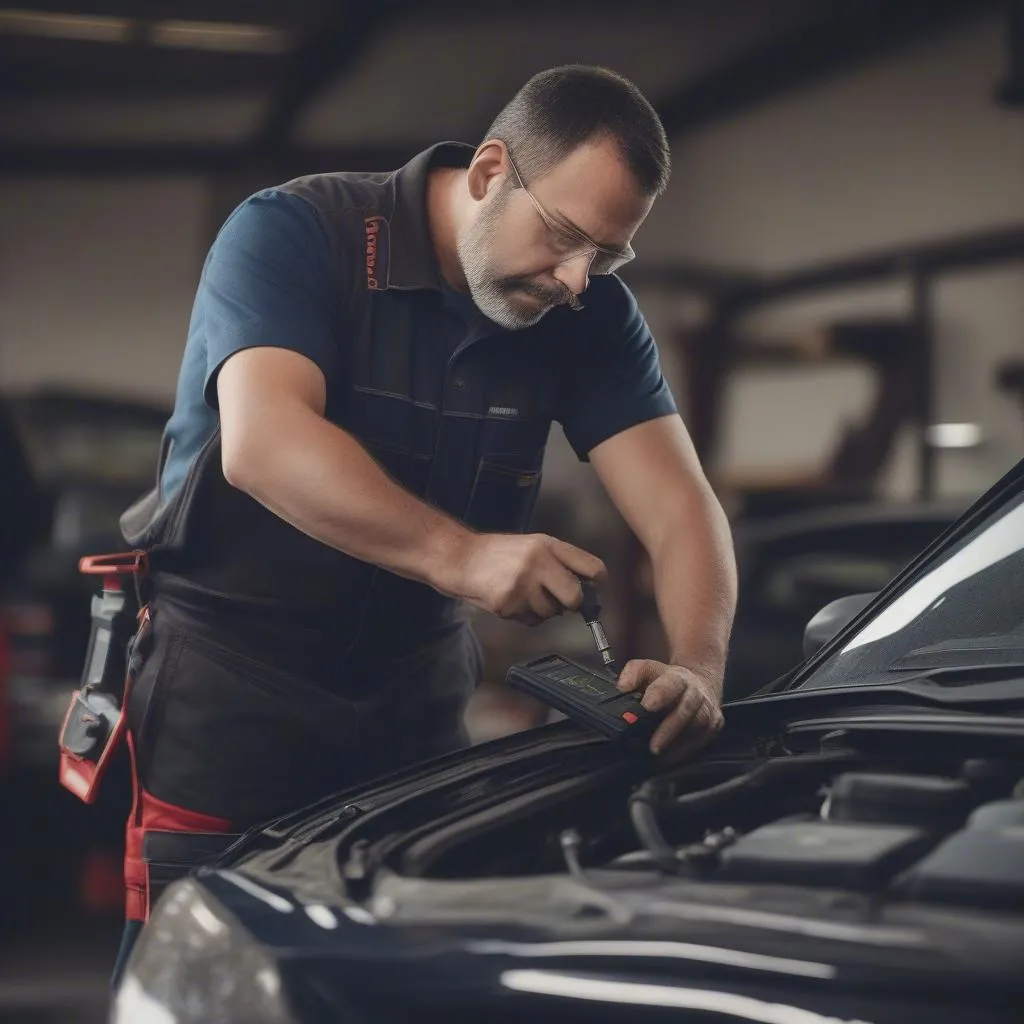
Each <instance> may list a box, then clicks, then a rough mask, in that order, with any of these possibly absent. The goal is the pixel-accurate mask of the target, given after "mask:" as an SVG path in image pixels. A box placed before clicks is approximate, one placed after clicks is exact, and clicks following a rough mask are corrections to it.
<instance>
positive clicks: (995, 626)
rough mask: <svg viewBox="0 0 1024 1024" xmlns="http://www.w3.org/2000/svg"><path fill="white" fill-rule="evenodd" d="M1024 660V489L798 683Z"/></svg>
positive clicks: (857, 680)
mask: <svg viewBox="0 0 1024 1024" xmlns="http://www.w3.org/2000/svg"><path fill="white" fill-rule="evenodd" d="M1008 664H1009V665H1012V664H1020V665H1024V493H1019V494H1016V495H1014V496H1013V497H1012V498H1011V499H1010V500H1009V501H1008V502H1007V503H1006V504H1004V505H1002V506H1001V507H999V508H998V509H997V510H996V511H995V512H993V513H991V514H990V515H989V516H988V517H987V518H986V519H985V520H984V521H982V522H981V523H980V524H979V525H978V526H977V527H975V528H974V529H973V530H971V531H970V532H969V533H967V534H965V535H964V536H963V537H961V538H960V539H959V540H958V541H957V542H956V543H955V544H954V545H952V546H951V547H949V548H948V549H946V550H945V551H943V552H942V554H941V555H940V556H939V557H938V558H937V559H936V560H935V561H933V562H932V563H931V564H930V565H929V566H928V567H927V568H926V569H925V570H924V572H923V573H922V574H921V575H920V576H919V577H918V578H917V579H916V580H915V582H914V583H913V584H911V586H910V587H909V588H908V589H906V590H905V591H904V592H903V593H902V594H901V595H900V596H899V597H897V598H896V599H895V600H892V601H890V602H889V603H888V604H887V605H885V606H884V607H883V608H881V609H880V610H879V611H878V612H877V614H875V615H874V616H873V617H872V618H871V619H870V620H869V621H868V622H866V623H865V624H864V626H863V628H861V629H860V630H858V632H857V633H855V634H854V635H853V636H852V637H851V638H849V639H848V640H847V642H846V643H845V644H843V646H842V647H841V648H840V649H839V650H838V651H836V653H835V654H833V655H832V657H831V658H829V659H828V660H827V661H825V662H824V663H823V664H822V665H821V666H820V667H819V668H817V669H816V670H815V671H813V672H812V673H811V674H810V675H809V676H807V678H806V679H804V680H803V681H802V682H800V683H799V684H798V686H799V688H800V689H818V688H821V687H828V686H857V685H863V684H866V683H877V684H881V683H892V682H898V681H899V680H900V679H901V678H905V677H907V676H908V674H909V672H910V670H914V671H918V672H927V671H928V670H929V669H942V668H947V667H955V666H957V665H962V666H964V667H979V666H992V665H1008Z"/></svg>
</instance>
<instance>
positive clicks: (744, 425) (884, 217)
mask: <svg viewBox="0 0 1024 1024" xmlns="http://www.w3.org/2000/svg"><path fill="white" fill-rule="evenodd" d="M1005 67H1006V59H1005V55H1004V39H1003V34H1002V29H1001V26H1000V24H999V22H998V20H996V19H993V20H992V21H990V22H988V23H983V24H980V25H979V26H977V27H976V28H974V29H972V30H971V31H969V32H961V33H959V34H957V35H953V36H947V37H945V38H940V39H937V40H935V41H934V42H932V43H930V44H929V45H927V46H923V47H921V48H919V49H918V50H917V51H916V52H914V53H912V54H907V55H904V56H903V57H901V58H900V59H898V60H889V61H883V62H879V63H877V64H875V65H872V66H869V67H864V68H862V69H861V70H859V71H857V72H856V73H853V74H850V75H847V76H843V77H840V78H836V79H834V80H833V81H832V82H830V83H826V84H823V85H822V86H820V87H818V88H816V89H814V90H812V91H809V92H806V93H802V94H799V95H795V96H793V97H792V98H789V99H786V100H784V101H780V102H777V103H774V104H771V105H769V106H765V107H763V108H761V109H759V110H757V111H755V112H752V113H750V114H748V115H746V116H744V117H743V118H741V119H737V120H733V121H729V122H724V123H722V124H720V125H718V126H715V127H712V128H710V129H708V130H706V131H703V132H701V133H699V134H696V135H694V136H692V137H691V138H689V139H687V140H686V141H685V143H684V144H682V145H680V146H677V147H676V149H675V173H674V177H673V182H672V185H671V191H670V193H669V195H668V196H667V197H666V201H665V202H664V203H663V205H662V207H661V208H660V209H659V212H658V215H657V217H656V218H655V219H654V220H653V221H652V222H651V224H650V226H649V227H647V228H645V230H644V237H643V238H642V239H638V245H637V248H638V251H642V253H643V254H644V255H645V256H654V255H657V256H659V257H668V256H671V255H672V254H676V255H680V256H683V257H686V258H691V259H699V260H702V261H704V260H706V261H710V262H713V263H717V264H720V265H722V266H726V267H728V266H740V267H754V268H756V269H758V270H761V271H764V272H776V271H780V270H784V269H786V268H789V267H793V266H797V265H799V266H803V265H806V264H808V263H812V262H814V261H817V260H821V259H829V258H841V257H843V256H847V255H853V254H856V253H858V252H861V251H867V250H873V249H877V248H884V247H887V246H900V245H905V244H907V242H908V241H927V240H929V239H933V238H942V237H944V236H949V235H954V234H956V233H958V232H970V231H976V230H979V229H984V228H987V227H999V226H1005V225H1006V224H1007V223H1010V222H1014V223H1018V224H1021V223H1024V113H1022V112H1020V111H1015V112H1011V111H1008V110H1004V109H1001V108H999V107H997V106H996V105H995V103H994V102H993V100H992V94H993V91H994V88H995V85H996V83H997V82H998V81H999V79H1000V78H1001V76H1002V75H1003V74H1004V73H1005ZM908 298H909V297H908V294H907V289H906V288H904V287H901V286H899V285H898V284H897V285H894V286H886V287H881V288H872V289H853V290H847V291H846V292H845V293H836V294H833V295H829V296H823V297H821V298H816V299H815V300H814V301H805V302H800V303H788V304H787V305H786V306H784V307H781V306H780V307H778V308H775V309H772V310H768V311H765V312H763V313H762V314H760V315H759V316H758V317H757V319H756V320H753V321H751V322H750V323H748V325H747V326H748V327H750V328H751V330H752V331H763V332H766V333H785V332H788V331H790V330H793V329H800V328H802V327H805V326H811V325H814V324H816V323H820V322H821V320H822V319H823V318H825V317H828V316H842V315H845V314H847V313H850V312H856V311H889V312H898V311H900V310H905V309H907V308H908ZM667 319H668V320H669V321H670V320H671V315H669V316H668V318H667ZM936 327H937V335H938V369H937V374H938V379H937V413H938V416H939V417H940V418H943V419H948V420H962V419H972V420H977V421H978V422H980V423H981V424H982V425H983V427H984V428H985V430H986V432H987V433H988V434H989V436H990V439H991V440H990V443H989V444H988V445H987V447H986V448H985V449H984V450H981V451H978V452H974V453H970V454H968V453H949V454H945V455H943V456H942V457H941V459H940V466H939V486H940V487H941V489H942V490H943V491H945V492H951V493H961V492H967V493H969V492H973V491H976V490H978V489H980V488H981V487H984V486H985V485H986V484H987V483H988V482H989V481H990V480H991V479H992V477H993V476H994V475H996V474H998V473H999V472H1001V471H1002V470H1003V469H1005V468H1007V467H1008V466H1009V465H1011V464H1012V463H1013V462H1014V461H1016V459H1018V458H1020V456H1021V455H1022V454H1024V450H1022V449H1024V422H1022V421H1021V418H1020V414H1019V412H1018V411H1017V408H1016V406H1014V405H1012V404H1011V403H1010V402H1009V401H1008V400H1007V399H1006V398H1005V397H1003V396H1001V395H999V394H998V393H996V392H994V391H993V390H992V388H991V380H992V372H993V369H994V366H995V364H996V363H997V362H998V361H999V360H1000V359H1001V358H1003V357H1004V356H1007V355H1011V354H1019V353H1022V352H1024V265H1022V264H1016V265H1006V266H1005V267H1003V268H1000V269H998V270H992V271H990V272H980V273H978V272H975V273H965V274H961V275H958V276H956V277H950V278H946V279H944V280H943V281H942V282H941V284H940V287H939V289H938V291H937V295H936ZM664 329H667V325H666V327H665V328H664ZM871 388H872V382H871V379H870V378H869V377H868V376H866V375H865V374H864V373H863V372H862V371H860V370H858V369H857V368H856V367H854V366H849V367H839V366H836V367H829V368H817V369H813V370H808V371H807V372H806V373H802V374H798V375H793V374H775V375H772V376H764V377H761V378H760V379H757V380H755V379H753V378H750V377H745V376H742V375H741V376H740V377H738V378H737V379H736V381H735V382H734V387H733V389H732V402H731V410H730V415H729V417H728V423H729V431H728V436H727V438H726V441H725V447H724V452H723V462H724V463H725V465H726V466H727V467H729V468H732V469H734V470H735V469H743V468H746V467H761V468H764V467H767V466H779V467H780V468H784V469H785V468H795V467H797V466H801V465H809V464H814V463H815V462H817V461H818V460H820V458H821V457H822V456H823V455H824V453H825V452H826V451H827V450H828V445H829V444H831V443H832V442H833V441H834V440H835V438H836V436H837V433H838V429H839V424H840V421H841V419H842V418H844V417H847V416H850V415H854V414H856V411H857V410H858V409H859V408H861V407H863V403H864V402H865V401H866V400H867V399H868V398H869V396H870V393H871ZM905 441H906V442H908V443H912V439H911V438H907V439H905ZM908 443H905V444H904V445H903V446H902V448H901V454H900V455H899V456H898V457H897V459H896V461H895V462H894V464H893V466H892V468H891V472H890V474H889V488H890V490H891V491H892V492H895V493H907V492H909V491H911V490H912V489H913V487H914V484H915V480H914V474H913V459H912V454H911V449H910V447H909V446H908Z"/></svg>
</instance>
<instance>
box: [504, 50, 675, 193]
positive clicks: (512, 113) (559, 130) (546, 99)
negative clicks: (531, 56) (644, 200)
mask: <svg viewBox="0 0 1024 1024" xmlns="http://www.w3.org/2000/svg"><path fill="white" fill-rule="evenodd" d="M601 136H608V137H610V138H612V139H613V140H614V141H615V143H616V144H617V145H618V147H619V151H620V152H621V154H622V157H623V160H624V161H625V163H626V166H627V167H628V168H629V169H630V171H631V172H632V173H633V176H634V177H635V178H636V182H637V185H638V186H639V187H640V190H641V192H642V193H643V194H644V195H645V196H656V195H660V194H661V193H662V192H664V190H665V186H666V185H667V184H668V177H669V168H670V164H671V158H670V156H669V148H668V139H667V138H666V137H665V129H664V127H663V125H662V123H661V119H660V118H659V117H658V114H657V112H656V111H655V109H654V107H652V106H651V104H650V102H649V101H648V100H647V98H646V97H645V96H644V94H643V93H642V92H640V90H639V89H638V88H637V87H636V86H635V85H634V84H633V83H632V82H630V81H628V80H627V79H625V78H623V77H622V76H621V75H619V74H616V73H615V72H614V71H609V70H608V69H607V68H601V67H592V66H589V65H585V64H567V65H564V66H562V67H557V68H551V69H549V70H548V71H542V72H540V74H537V75H534V76H533V78H531V79H530V80H529V81H528V82H527V83H526V85H524V86H523V87H522V88H521V89H520V90H519V92H517V93H516V94H515V96H514V97H513V98H512V100H511V101H510V102H509V103H508V104H507V105H506V107H505V108H504V110H502V111H501V113H500V114H498V116H497V117H496V118H495V119H494V121H493V122H492V124H491V126H490V128H488V129H487V134H486V136H485V137H484V141H486V140H487V139H500V140H501V141H502V142H504V143H505V145H506V146H508V148H509V150H510V152H511V153H512V159H513V160H515V162H516V166H517V167H518V169H519V171H520V173H521V174H522V175H523V177H524V179H525V180H526V181H527V182H529V181H532V180H535V179H536V178H538V177H540V176H541V175H543V174H545V173H546V172H547V171H550V170H551V169H552V168H554V167H555V166H556V165H557V164H559V163H561V162H562V160H564V159H565V158H566V157H567V156H568V155H569V154H570V153H571V152H573V150H575V149H576V148H577V147H578V146H581V145H583V143H585V142H588V141H590V140H591V139H593V138H595V137H601Z"/></svg>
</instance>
